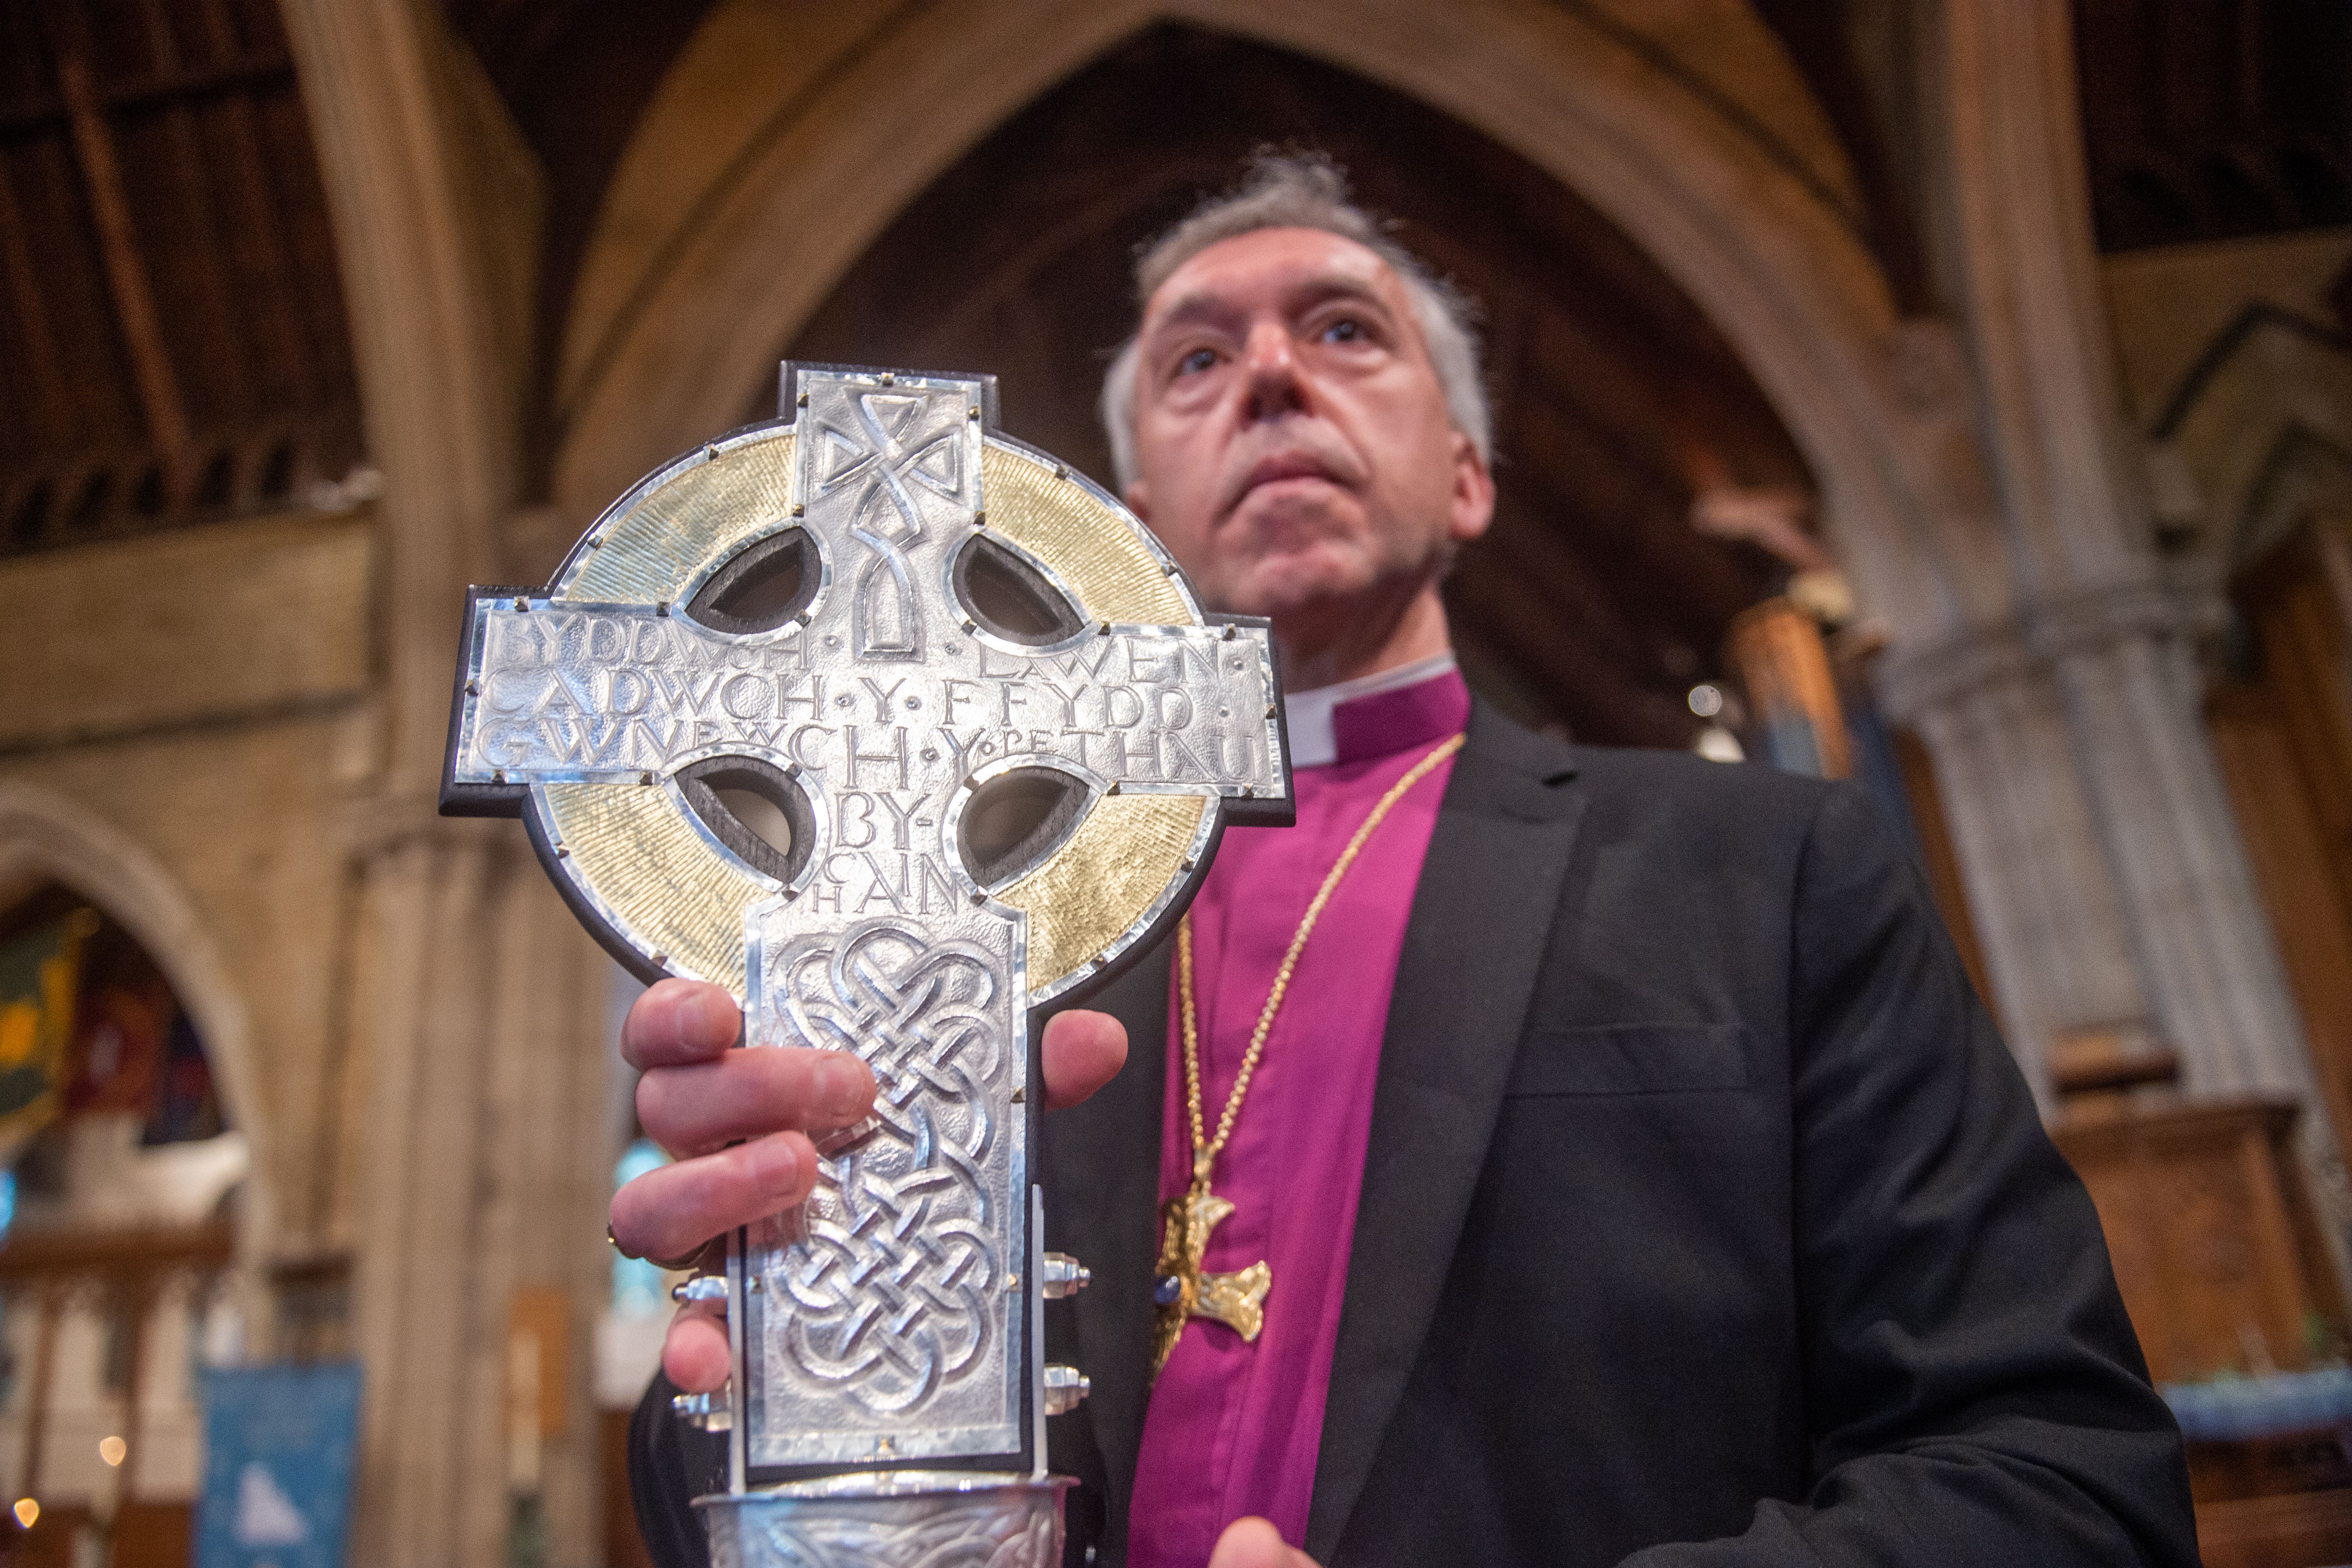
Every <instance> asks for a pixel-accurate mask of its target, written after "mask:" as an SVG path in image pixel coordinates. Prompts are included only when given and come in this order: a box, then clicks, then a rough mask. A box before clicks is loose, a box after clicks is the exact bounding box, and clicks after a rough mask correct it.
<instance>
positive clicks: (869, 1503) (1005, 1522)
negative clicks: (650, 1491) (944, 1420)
mask: <svg viewBox="0 0 2352 1568" xmlns="http://www.w3.org/2000/svg"><path fill="white" fill-rule="evenodd" d="M1070 1484H1071V1483H1070V1482H1069V1481H1068V1480H1066V1479H1063V1478H1061V1477H1058V1476H1048V1477H1039V1476H1029V1475H1004V1474H999V1473H992V1472H987V1471H976V1470H869V1471H865V1472H862V1473H859V1474H856V1475H844V1476H832V1477H828V1478H826V1479H823V1480H814V1481H798V1482H794V1483H792V1484H790V1485H787V1486H781V1487H772V1488H767V1489H761V1490H759V1491H750V1492H737V1493H731V1494H730V1493H721V1494H719V1495H718V1496H715V1497H707V1498H702V1499H699V1500H697V1501H696V1503H695V1506H696V1507H697V1508H698V1509H701V1510H703V1522H704V1523H705V1525H707V1526H708V1527H709V1532H710V1561H711V1564H712V1568H814V1565H816V1564H820V1563H822V1564H826V1565H828V1568H833V1565H838V1568H866V1565H869V1564H870V1565H873V1568H883V1565H885V1564H887V1568H950V1565H955V1568H962V1565H965V1564H970V1563H987V1564H989V1565H990V1568H1056V1564H1058V1563H1060V1562H1061V1560H1062V1493H1063V1490H1064V1489H1066V1488H1067V1487H1068V1486H1069V1485H1070Z"/></svg>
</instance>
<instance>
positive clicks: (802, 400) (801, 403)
mask: <svg viewBox="0 0 2352 1568" xmlns="http://www.w3.org/2000/svg"><path fill="white" fill-rule="evenodd" d="M793 406H795V407H798V408H806V407H807V406H808V394H807V393H805V392H803V393H802V394H801V395H799V396H798V397H796V398H794V399H793Z"/></svg>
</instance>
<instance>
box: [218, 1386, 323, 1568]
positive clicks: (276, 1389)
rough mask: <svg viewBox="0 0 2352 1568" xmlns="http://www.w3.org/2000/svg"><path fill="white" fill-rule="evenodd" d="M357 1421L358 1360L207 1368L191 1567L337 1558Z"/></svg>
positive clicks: (300, 1565)
mask: <svg viewBox="0 0 2352 1568" xmlns="http://www.w3.org/2000/svg"><path fill="white" fill-rule="evenodd" d="M359 1431H360V1369H359V1363H356V1362H332V1363H321V1364H312V1365H305V1366H293V1365H287V1366H256V1367H234V1368H224V1369H221V1370H218V1371H215V1372H210V1373H205V1489H204V1495H203V1497H202V1499H201V1500H199V1501H198V1503H197V1505H196V1554H195V1568H342V1562H343V1538H344V1534H345V1530H346V1525H347V1524H348V1522H349V1521H350V1518H351V1500H352V1468H353V1461H354V1459H355V1458H356V1456H357V1453H358V1449H359Z"/></svg>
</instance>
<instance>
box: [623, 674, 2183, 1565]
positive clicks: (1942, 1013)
mask: <svg viewBox="0 0 2352 1568" xmlns="http://www.w3.org/2000/svg"><path fill="white" fill-rule="evenodd" d="M1167 998H1168V984H1167V963H1166V959H1165V957H1164V956H1162V957H1160V958H1159V959H1158V960H1156V961H1154V962H1150V963H1143V964H1140V965H1139V966H1138V967H1137V969H1136V970H1134V971H1133V972H1131V973H1129V975H1128V976H1126V977H1125V978H1123V979H1121V980H1120V981H1118V982H1117V983H1116V984H1113V985H1112V986H1111V987H1110V988H1109V990H1108V992H1107V993H1106V994H1103V995H1101V996H1098V997H1097V998H1096V999H1094V1001H1093V1002H1092V1003H1091V1004H1090V1005H1095V1006H1098V1007H1102V1008H1105V1009H1106V1010H1108V1011H1110V1012H1113V1013H1115V1014H1117V1015H1118V1016H1120V1017H1121V1018H1122V1019H1123V1020H1124V1021H1125V1022H1126V1024H1127V1026H1128V1032H1129V1041H1130V1049H1129V1060H1128V1065H1127V1067H1126V1068H1125V1069H1124V1070H1123V1071H1122V1072H1121V1073H1120V1074H1119V1076H1118V1078H1117V1079H1115V1080H1113V1082H1112V1083H1111V1084H1110V1085H1109V1086H1108V1087H1107V1088H1106V1089H1103V1090H1102V1091H1101V1092H1100V1093H1098V1094H1097V1095H1096V1097H1095V1098H1094V1099H1093V1100H1090V1101H1088V1102H1087V1104H1086V1105H1084V1106H1081V1107H1079V1108H1077V1109H1076V1110H1067V1111H1063V1112H1059V1113H1057V1114H1055V1115H1053V1116H1050V1117H1048V1118H1047V1119H1046V1121H1045V1131H1044V1135H1043V1136H1044V1151H1043V1160H1042V1166H1043V1170H1042V1180H1043V1181H1044V1183H1045V1228H1046V1237H1047V1244H1048V1245H1049V1246H1051V1247H1055V1248H1056V1249H1058V1250H1062V1251H1066V1252H1070V1253H1073V1254H1075V1255H1076V1257H1078V1258H1080V1259H1081V1260H1082V1261H1084V1262H1086V1263H1087V1264H1088V1265H1090V1266H1091V1267H1092V1268H1093V1270H1094V1275H1095V1279H1094V1283H1093V1285H1092V1286H1091V1287H1090V1288H1089V1289H1087V1291H1086V1292H1084V1293H1083V1294H1081V1295H1080V1296H1079V1297H1077V1298H1076V1300H1075V1301H1073V1302H1070V1303H1068V1304H1066V1305H1056V1306H1051V1307H1049V1308H1048V1309H1047V1313H1046V1317H1047V1331H1046V1338H1047V1349H1048V1353H1049V1355H1051V1356H1052V1358H1053V1359H1055V1360H1061V1361H1068V1362H1072V1363H1076V1364H1077V1365H1078V1366H1079V1367H1081V1368H1082V1369H1084V1370H1085V1371H1086V1372H1087V1373H1089V1374H1090V1375H1091V1377H1092V1378H1093V1382H1094V1393H1093V1396H1092V1397H1091V1398H1090V1399H1089V1400H1088V1401H1087V1404H1086V1405H1084V1406H1083V1407H1081V1409H1080V1411H1079V1412H1078V1413H1076V1414H1074V1415H1067V1416H1064V1417H1061V1418H1058V1419H1057V1420H1055V1422H1054V1423H1053V1428H1054V1430H1053V1448H1054V1460H1055V1468H1057V1469H1059V1470H1061V1471H1063V1472H1064V1473H1066V1474H1070V1475H1075V1476H1076V1477H1077V1478H1078V1479H1079V1482H1080V1485H1079V1487H1078V1488H1077V1489H1075V1490H1074V1491H1073V1492H1072V1493H1071V1496H1070V1502H1069V1522H1070V1549H1069V1561H1070V1562H1071V1563H1074V1564H1076V1563H1097V1564H1100V1565H1106V1568H1107V1565H1109V1564H1116V1563H1119V1562H1120V1561H1121V1560H1122V1559H1123V1557H1124V1555H1125V1547H1126V1538H1127V1498H1128V1493H1129V1489H1130V1488H1131V1485H1132V1482H1133V1478H1134V1470H1135V1462H1136V1452H1137V1448H1138V1445H1139V1440H1140V1437H1141V1433H1142V1427H1143V1416H1144V1406H1145V1401H1146V1396H1147V1394H1148V1392H1149V1365H1150V1321H1151V1306H1150V1287H1151V1266H1152V1261H1153V1257H1154V1253H1155V1248H1156V1243H1157V1223H1158V1222H1157V1197H1158V1192H1157V1188H1158V1179H1159V1146H1160V1114H1161V1109H1160V1108H1161V1096H1162V1094H1163V1092H1164V1089H1165V1042H1166V1039H1167ZM1302 1000H1303V999H1302ZM1277 1310H1278V1309H1277ZM667 1393H668V1390H667V1386H666V1385H663V1384H658V1383H657V1384H656V1388H655V1390H654V1393H653V1394H652V1396H650V1397H649V1398H648V1401H647V1404H646V1406H645V1407H644V1408H643V1409H641V1411H640V1414H639V1418H638V1422H637V1433H636V1437H635V1455H634V1458H633V1464H632V1475H633V1478H634V1481H635V1488H636V1491H637V1500H638V1509H639V1515H640V1519H641V1521H643V1522H644V1524H645V1526H646V1535H647V1538H648V1541H649V1542H652V1543H653V1544H654V1546H655V1549H656V1555H657V1556H658V1557H660V1558H661V1559H662V1560H663V1561H665V1562H666V1563H681V1564H682V1563H698V1562H699V1561H701V1557H700V1552H701V1539H700V1536H701V1532H700V1530H699V1528H698V1526H697V1525H696V1524H695V1522H694V1521H692V1519H691V1517H690V1515H688V1514H687V1513H686V1512H685V1510H684V1509H683V1502H684V1500H685V1498H687V1497H688V1496H690V1495H692V1493H693V1492H694V1491H695V1490H697V1489H700V1488H701V1487H702V1486H704V1485H707V1484H709V1483H708V1481H707V1480H704V1479H701V1478H702V1477H703V1476H707V1475H708V1474H709V1470H708V1469H707V1467H708V1466H709V1465H710V1464H711V1462H712V1449H698V1448H697V1447H695V1446H694V1445H693V1444H692V1443H691V1442H690V1441H689V1437H690V1435H688V1434H684V1433H682V1432H681V1431H680V1429H679V1428H678V1427H677V1426H676V1424H675V1423H674V1422H672V1421H670V1420H669V1419H668V1417H667V1411H666V1409H660V1408H659V1405H661V1404H666V1397H667ZM657 1402H659V1403H657ZM657 1409H659V1414H658V1415H656V1410H657ZM713 1449H715V1445H713ZM692 1472H700V1473H701V1474H700V1475H696V1474H694V1473H692ZM1302 1544H1303V1545H1304V1546H1305V1547H1306V1549H1307V1552H1309V1553H1310V1554H1311V1555H1313V1556H1314V1557H1316V1558H1317V1559H1318V1561H1320V1562H1324V1563H1333V1564H1341V1565H1349V1568H1352V1565H1357V1564H1366V1565H1369V1564H1383V1563H1396V1564H1435V1563H1482V1564H1485V1563H1529V1564H1535V1563H1542V1564H1592V1565H1595V1568H1598V1565H1601V1564H1610V1563H1620V1562H1631V1563H1637V1564H1640V1565H1641V1568H1668V1565H1674V1568H1685V1565H1686V1568H1702V1565H1707V1568H1713V1565H1722V1568H1732V1565H1734V1564H1743V1565H1744V1564H1756V1565H1758V1568H1762V1565H1764V1564H1774V1565H1778V1564H1790V1565H1795V1564H1801V1563H1802V1564H1811V1563H1854V1564H1862V1563H1871V1564H1887V1563H1919V1564H1935V1565H1937V1568H1956V1565H1959V1564H1973V1563H1985V1564H2003V1565H2007V1564H2017V1563H2035V1564H2043V1563H2051V1564H2055V1563H2116V1564H2122V1563H2150V1564H2157V1563H2163V1564H2176V1563H2177V1564H2183V1565H2188V1564H2194V1563H2196V1561H2197V1556H2196V1546H2195V1535H2194V1531H2193V1527H2192V1524H2191V1520H2190V1513H2189V1492H2188V1484H2187V1476H2186V1472H2185V1470H2184V1468H2183V1466H2182V1462H2181V1456H2180V1445H2179V1435H2178V1432H2177V1430H2176V1429H2175V1427H2174V1426H2173V1423H2172V1420H2171V1417H2170V1415H2169V1413H2168V1411H2167V1410H2166V1408H2165V1405H2164V1404H2163V1402H2162V1401H2161V1400H2160V1399H2158V1397H2157V1395H2156V1394H2155V1393H2154V1392H2153V1391H2152V1390H2151V1389H2150V1388H2149V1386H2148V1384H2147V1373H2146V1369H2145V1366H2144V1363H2143V1362H2142V1360H2141V1358H2140V1354H2139V1350H2138V1346H2137V1342H2136V1341H2135V1340H2134V1338H2133V1336H2132V1331H2131V1326H2130V1323H2129V1322H2128V1321H2127V1320H2126V1317H2125V1314H2124V1310H2123V1306H2122V1302H2121V1300H2120V1299H2119V1298H2118V1297H2117V1295H2116V1289H2115V1284H2114V1280H2113V1278H2112V1276H2111V1274H2110V1272H2109V1268H2108V1264H2107V1258H2106V1251H2105V1246H2104V1244H2103V1243H2102V1241H2101V1238H2100V1234H2099V1228H2098V1221H2097V1218H2096V1216H2095V1214H2094V1212H2093V1210H2092V1208H2091V1205H2090V1202H2089V1199H2088V1198H2087V1196H2086V1195H2085V1194H2084V1191H2083V1187H2082V1184H2080V1183H2079V1182H2078V1181H2076V1180H2075V1178H2074V1174H2073V1173H2072V1172H2071V1171H2069V1170H2068V1169H2067V1167H2066V1165H2065V1163H2063V1161H2062V1160H2061V1159H2060V1158H2059V1156H2058V1154H2057V1152H2056V1151H2055V1150H2054V1149H2053V1147H2052V1146H2051V1143H2050V1141H2049V1139H2048V1138H2047V1137H2046V1136H2045V1135H2044V1134H2043V1132H2042V1126H2041V1123H2040V1121H2039V1119H2038V1118H2037V1116H2036V1114H2035V1110H2034V1106H2033V1102H2032V1098H2031V1096H2030V1095H2029V1094H2028V1092H2027V1090H2026V1088H2025V1085H2024V1083H2023V1081H2022V1079H2021V1078H2020V1076H2019V1074H2018V1072H2017V1069H2016V1068H2015V1066H2014V1064H2013V1063H2012V1062H2011V1058H2010V1057H2009V1054H2008V1052H2007V1050H2006V1049H2005V1048H2004V1047H2002V1045H2001V1043H2000V1039H1999V1038H1998V1037H1997V1036H1996V1035H1995V1033H1994V1031H1993V1028H1992V1026H1991V1025H1990V1021H1989V1020H1988V1019H1987V1018H1986V1016H1985V1015H1984V1013H1983V1011H1982V1009H1981V1008H1980V1007H1979V1005H1978V1004H1977V1001H1976V998H1975V996H1974V994H1973V993H1972V992H1971V991H1970V989H1969V983H1968V980H1967V978H1966V976H1965V974H1964V973H1963V971H1962V969H1961V967H1960V964H1959V962H1958V958H1957V956H1956V955H1955V954H1954V952H1953V951H1952V948H1951V945H1950V943H1949V942H1948V940H1947V939H1946V937H1945V934H1944V931H1943V929H1942V926H1941V925H1940V923H1939V922H1938V921H1937V918H1936V915H1935V912H1934V910H1933V907H1932V905H1931V903H1930V902H1929V900H1928V897H1927V892H1926V890H1925V889H1924V888H1923V887H1922V885H1921V882H1920V879H1919V878H1918V876H1917V875H1916V870H1915V868H1914V867H1913V865H1912V863H1911V861H1910V859H1909V858H1908V856H1907V855H1906V853H1905V851H1904V850H1903V849H1902V848H1901V847H1900V846H1899V844H1898V842H1897V841H1896V840H1895V838H1894V837H1893V836H1892V835H1890V834H1889V833H1888V832H1887V830H1886V829H1885V826H1884V825H1883V824H1882V822H1881V820H1880V819H1879V817H1878V816H1877V814H1876V810H1875V808H1874V806H1873V805H1871V804H1870V803H1869V801H1868V800H1867V798H1866V797H1865V796H1864V795H1863V794H1862V793H1861V792H1860V791H1859V790H1857V789H1855V788H1853V787H1852V786H1849V785H1825V784H1818V783H1815V782H1812V781H1808V780H1802V779H1797V778H1792V777H1790V776H1787V775H1783V774H1779V773H1771V772H1769V771H1767V770H1764V769H1760V768H1744V767H1724V766H1721V765H1719V764H1716V763H1702V762H1698V761H1696V760H1694V759H1691V758H1688V757H1685V756H1681V755H1678V754H1674V753H1662V752H1619V751H1611V750H1606V749H1601V748H1593V747H1575V748H1570V747H1568V746H1566V745H1562V744H1560V743H1558V742H1551V741H1549V740H1546V739H1544V738H1542V737H1539V736H1537V735H1534V734H1531V733H1529V732H1528V731H1525V730H1522V729H1520V728H1518V727H1517V726H1516V725H1514V724H1512V723H1510V722H1509V721H1507V720H1504V719H1502V718H1500V717H1499V716H1498V715H1496V713H1495V712H1494V711H1493V710H1490V709H1487V708H1485V707H1483V706H1482V707H1480V708H1479V710H1477V712H1476V715H1475V718H1474V720H1473V721H1472V726H1471V733H1470V742H1469V745H1468V746H1467V747H1466V748H1465V751H1464V752H1463V753H1462V755H1461V756H1460V757H1459V758H1458V759H1457V761H1456V763H1455V764H1454V773H1453V779H1452V782H1451V784H1449V785H1448V787H1447V790H1446V795H1445V800H1444V807H1443V809H1442V811H1441V812H1440V814H1439V816H1438V821H1437V826H1436V829H1435V832H1434V834H1433V837H1432V839H1431V842H1430V847H1429V855H1428V858H1427V861H1426V863H1425V865H1424V867H1423V872H1422V878H1421V882H1420V887H1419V890H1418V892H1417V894H1416V896H1415V898H1414V901H1413V907H1412V916H1411V919H1410V921H1409V923H1408V926H1407V929H1406V934H1405V942H1404V951H1403V955H1402V959H1401V961H1400V963H1399V966H1398V973H1397V984H1396V992H1395V999H1394V1001H1393V1003H1392V1004H1391V1008H1390V1014H1389V1020H1388V1026H1387V1032H1386V1035H1385V1037H1384V1039H1383V1041H1382V1044H1381V1065H1380V1074H1379V1080H1378V1088H1377V1089H1376V1091H1375V1095H1374V1101H1373V1110H1372V1129H1371V1141H1370V1151H1369V1152H1368V1155H1367V1159H1366V1163H1365V1171H1364V1186H1363V1196H1362V1202H1361V1205H1360V1213H1359V1216H1358V1219H1357V1223H1356V1233H1355V1238H1354V1245H1353V1250H1352V1252H1351V1254H1350V1257H1349V1273H1348V1287H1347V1296H1346V1305H1345V1310H1344V1311H1343V1314H1342V1318H1341V1322H1340V1329H1339V1348H1338V1353H1337V1356H1336V1359H1335V1361H1334V1364H1333V1367H1332V1372H1331V1384H1330V1391H1329V1398H1328V1405H1327V1407H1326V1412H1325V1416H1324V1424H1323V1440H1322V1448H1321V1452H1320V1456H1319V1458H1318V1467H1317V1473H1316V1479H1315V1493H1314V1501H1313V1506H1312V1510H1311V1513H1310V1515H1309V1518H1308V1522H1307V1539H1306V1541H1305V1542H1303V1543H1302Z"/></svg>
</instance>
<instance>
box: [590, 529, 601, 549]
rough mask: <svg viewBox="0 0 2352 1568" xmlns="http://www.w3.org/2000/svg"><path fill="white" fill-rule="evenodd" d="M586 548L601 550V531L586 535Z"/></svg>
mask: <svg viewBox="0 0 2352 1568" xmlns="http://www.w3.org/2000/svg"><path fill="white" fill-rule="evenodd" d="M588 548H589V549H591V550H602V549H604V535H603V534H601V533H592V534H590V535H589V536H588Z"/></svg>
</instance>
